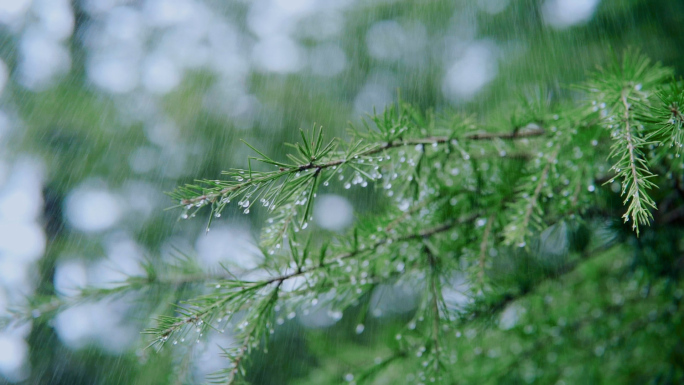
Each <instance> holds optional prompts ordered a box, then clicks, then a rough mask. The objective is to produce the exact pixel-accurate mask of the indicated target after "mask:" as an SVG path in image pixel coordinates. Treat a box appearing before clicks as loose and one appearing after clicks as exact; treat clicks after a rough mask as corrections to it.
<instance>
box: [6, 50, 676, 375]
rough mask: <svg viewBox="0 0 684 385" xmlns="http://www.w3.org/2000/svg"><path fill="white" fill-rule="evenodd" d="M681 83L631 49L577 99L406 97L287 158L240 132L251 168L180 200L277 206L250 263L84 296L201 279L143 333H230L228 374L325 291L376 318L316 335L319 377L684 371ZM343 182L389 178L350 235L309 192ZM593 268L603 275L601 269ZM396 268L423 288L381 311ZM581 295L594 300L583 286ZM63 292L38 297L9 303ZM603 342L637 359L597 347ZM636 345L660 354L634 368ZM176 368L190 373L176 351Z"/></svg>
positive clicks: (164, 341) (188, 271)
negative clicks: (488, 102) (498, 108)
mask: <svg viewBox="0 0 684 385" xmlns="http://www.w3.org/2000/svg"><path fill="white" fill-rule="evenodd" d="M682 87H683V86H682V82H681V81H679V80H676V79H675V78H674V77H673V72H672V70H670V69H668V68H665V67H662V66H661V65H659V64H655V63H652V62H651V61H650V60H649V59H648V58H646V57H644V56H643V55H640V54H638V53H635V52H627V53H625V54H624V55H623V56H622V57H621V58H619V59H615V60H614V62H613V63H610V64H609V65H607V66H605V68H602V69H599V70H598V71H596V72H595V73H594V74H592V75H590V76H589V79H588V80H587V81H586V82H584V83H583V84H581V85H579V86H577V87H572V90H573V94H572V95H573V97H572V98H571V99H568V100H557V99H554V98H551V97H550V94H549V93H547V92H544V91H538V92H536V93H533V94H532V95H528V96H526V97H524V98H520V99H519V101H516V104H517V107H516V108H515V109H514V110H513V111H512V112H510V114H509V115H508V116H467V115H463V114H460V113H455V112H439V113H436V112H433V111H429V110H428V111H420V110H418V109H416V108H414V107H412V106H410V105H408V104H406V103H404V102H401V101H399V102H398V103H396V104H395V105H393V106H392V107H390V108H387V109H386V110H385V111H384V112H382V113H379V114H376V115H373V116H370V117H369V118H368V119H367V120H366V121H365V123H364V124H363V125H361V126H358V127H351V128H350V130H349V135H348V138H346V139H344V140H342V139H335V138H329V137H328V136H327V135H326V130H325V127H322V128H321V127H314V128H313V129H311V130H302V131H301V141H299V142H297V143H295V144H292V145H289V146H290V147H291V149H292V151H291V153H290V154H289V155H288V156H287V159H283V160H278V159H273V158H271V157H269V156H268V155H267V154H265V153H263V152H261V151H260V150H259V148H258V145H252V144H247V145H248V146H249V147H250V148H251V149H252V150H254V152H255V153H256V156H255V157H252V158H250V159H249V160H248V161H247V162H246V163H247V165H248V167H247V168H244V169H230V170H228V171H226V172H225V173H224V175H223V177H222V179H218V180H202V181H198V182H197V183H196V184H192V185H185V186H183V187H179V188H178V189H176V190H175V191H173V192H172V193H170V196H171V197H172V198H173V199H174V200H175V202H177V203H178V209H179V210H180V211H181V212H180V214H179V216H180V218H181V219H188V218H195V219H188V220H200V219H201V218H205V219H208V224H207V228H206V230H207V231H210V229H211V224H212V221H219V220H221V221H222V220H226V216H227V215H224V216H223V217H222V214H224V210H226V208H227V207H229V206H231V205H237V206H238V208H239V211H240V212H243V213H244V214H249V213H250V211H253V210H254V211H259V210H262V212H267V213H268V215H269V219H268V220H267V223H266V224H265V226H264V227H263V229H262V230H261V241H260V244H259V246H260V255H259V258H260V260H261V261H262V263H261V264H260V266H259V267H258V268H256V269H250V270H239V269H237V268H235V267H234V266H229V265H225V266H224V269H223V270H220V271H216V272H212V273H211V274H208V273H206V272H203V271H202V269H200V268H199V267H197V266H196V265H195V264H194V262H193V260H192V258H191V257H189V256H179V258H178V263H177V264H176V265H174V266H162V265H159V264H158V263H156V262H149V263H148V264H146V265H145V271H146V275H145V276H143V277H131V278H129V279H128V280H127V281H126V282H123V283H122V284H121V285H118V286H116V287H115V288H106V289H102V288H99V289H86V290H84V291H83V292H82V294H81V296H80V297H78V298H76V299H75V300H74V301H75V302H80V301H89V300H95V299H102V298H104V297H106V296H110V295H123V294H125V293H126V292H129V291H135V292H142V293H145V292H146V291H149V292H153V291H154V292H156V291H157V290H159V291H163V290H169V289H178V288H179V287H189V286H192V285H194V287H199V288H200V290H199V293H198V291H197V290H180V291H177V292H176V293H175V294H174V296H173V297H166V298H164V297H162V302H161V303H158V304H156V308H157V309H158V316H157V317H156V318H155V319H154V321H153V322H152V326H150V327H149V328H148V329H147V330H146V331H145V333H147V334H148V335H149V342H150V346H151V347H154V348H156V349H158V350H161V351H166V350H169V349H178V350H179V351H183V350H184V349H186V348H187V347H188V345H190V344H192V343H195V341H199V340H201V339H203V338H205V337H206V335H207V334H210V333H224V332H225V333H234V335H235V343H234V344H233V345H231V346H222V349H223V353H224V355H225V357H226V361H225V369H223V370H222V371H220V372H217V373H216V374H215V376H214V377H213V379H214V380H216V381H217V382H219V383H229V384H230V383H239V382H240V381H242V380H243V379H245V378H249V376H250V371H249V368H250V357H251V356H253V355H255V354H263V352H264V351H265V350H268V346H269V338H270V337H271V335H276V336H277V335H278V328H279V327H281V325H283V324H285V323H287V322H288V321H289V320H290V319H292V318H294V317H297V315H299V314H308V313H309V312H314V311H320V310H321V309H324V310H325V311H327V313H328V316H329V317H331V318H333V319H336V320H340V319H344V321H342V323H341V324H343V325H346V327H347V328H349V329H351V330H352V332H353V333H355V334H357V335H359V336H363V335H364V331H366V334H368V328H369V325H371V324H374V325H375V332H374V335H375V337H373V338H376V339H375V340H374V341H375V343H374V344H369V345H368V346H367V347H366V348H360V347H354V346H342V347H339V349H338V348H336V349H334V350H333V351H331V350H330V349H331V348H330V346H329V345H320V346H319V348H318V349H319V353H320V357H319V360H320V361H319V366H320V367H321V368H324V369H325V370H322V371H321V372H320V373H319V377H318V378H317V377H315V374H314V375H312V376H313V377H311V378H310V379H309V380H308V381H311V382H310V383H328V382H340V381H348V382H356V383H445V384H446V383H448V384H451V383H485V382H491V383H506V381H508V382H510V383H517V382H516V381H517V380H516V379H519V380H525V381H528V380H529V381H533V380H535V379H537V380H540V381H542V382H543V383H554V382H556V381H561V380H562V381H566V383H586V381H590V380H597V379H600V380H601V381H604V382H608V383H611V382H612V381H613V380H614V381H615V382H614V383H619V382H620V383H621V382H625V381H631V380H634V379H638V380H639V381H643V382H646V381H654V383H674V382H676V381H678V380H681V379H682V378H683V377H682V376H683V375H684V372H683V371H682V362H683V360H682V354H683V352H682V351H681V346H682V338H684V334H682V332H683V330H682V327H681V317H682V310H681V308H680V301H681V298H682V295H683V294H684V292H683V291H682V289H683V288H682V283H681V281H680V280H679V277H680V272H681V268H682V262H681V257H679V256H680V255H681V253H682V250H681V248H682V245H681V242H680V241H679V239H678V238H677V237H678V234H680V233H681V232H679V231H678V230H677V229H678V228H679V227H678V226H679V225H678V223H680V221H681V215H682V210H681V206H678V205H681V204H682V201H683V198H682V196H683V195H684V187H682V185H681V172H682V161H681V158H680V152H681V148H682V146H683V144H682V125H683V124H684V115H683V113H682V110H681V109H682V108H684V88H682ZM334 184H338V185H340V186H343V188H344V189H359V188H367V189H372V190H373V194H375V195H378V196H381V197H382V198H378V202H379V203H378V209H377V210H375V211H374V213H373V215H369V216H365V217H363V218H359V219H358V220H357V221H356V223H355V225H354V227H353V229H352V230H351V231H349V233H347V234H344V235H340V234H333V233H330V232H326V231H323V230H321V229H317V228H316V224H315V222H313V221H312V218H313V217H312V207H313V203H314V201H315V200H316V197H317V194H319V193H320V192H322V191H325V190H326V188H329V187H331V186H333V185H334ZM620 203H621V204H620ZM219 217H221V218H220V219H219ZM227 220H231V218H228V219H227ZM622 222H624V223H626V225H625V224H623V223H622ZM625 272H629V274H630V275H629V278H627V279H625V278H624V277H625V274H626V273H625ZM599 276H603V277H611V278H610V279H608V280H607V281H601V282H607V284H608V287H593V286H591V285H590V284H589V283H592V282H598V280H597V277H599ZM403 287H411V288H412V289H413V290H412V292H411V294H407V295H408V296H409V297H410V298H405V299H401V300H402V301H407V302H412V301H413V302H412V303H414V306H412V307H411V309H412V310H411V311H410V313H408V314H409V315H408V316H407V315H406V314H404V315H401V316H399V317H398V321H397V317H394V318H393V319H394V321H391V322H390V323H389V324H388V325H386V326H382V324H378V321H374V319H375V318H377V317H379V316H382V309H381V308H380V307H378V306H377V303H376V304H373V303H372V302H374V301H372V300H371V299H372V298H373V297H374V296H375V297H377V296H378V293H382V292H386V293H389V292H391V291H392V290H394V292H396V290H398V289H401V288H403ZM388 295H389V294H388ZM390 296H391V295H390ZM583 297H592V298H593V299H594V300H593V301H592V302H582V303H574V302H573V299H574V298H583ZM168 302H172V303H173V305H172V306H167V303H168ZM70 304H72V302H69V301H65V300H64V299H57V298H47V299H44V298H43V299H36V300H35V307H34V308H31V309H25V310H23V311H22V312H20V313H18V314H17V315H18V316H21V315H24V316H26V317H27V318H29V317H30V316H31V314H32V313H33V312H35V311H40V313H41V314H51V313H54V312H56V311H58V310H60V309H63V308H64V307H65V306H69V305H70ZM527 309H530V310H529V311H528V310H527ZM532 309H537V310H532ZM539 309H544V310H543V311H539ZM347 319H350V321H348V322H347V323H345V322H346V320H347ZM396 322H399V324H398V325H395V324H396ZM384 330H387V332H385V331H384ZM478 334H479V335H478ZM475 338H481V340H480V342H479V343H473V344H462V343H460V341H462V339H467V340H469V341H471V340H474V339H475ZM366 343H368V341H366ZM312 344H313V345H315V342H312ZM473 346H476V347H475V348H474V349H473ZM658 347H659V348H658ZM644 351H649V352H651V351H657V352H658V354H660V356H658V357H643V356H642V355H643V354H644ZM148 352H149V349H148ZM352 352H353V353H352ZM147 354H149V353H147ZM153 354H155V353H153ZM266 355H267V354H266ZM604 355H605V356H607V355H612V357H613V361H610V362H623V363H625V366H624V367H623V366H608V367H602V366H601V363H600V362H599V363H596V364H589V362H592V361H593V360H595V359H596V360H600V358H601V357H603V356H604ZM345 356H349V357H347V358H341V357H345ZM262 359H264V358H263V357H262ZM340 359H343V360H347V362H351V363H352V364H351V365H353V366H352V367H349V366H344V365H343V366H340V365H339V363H338V361H339V360H340ZM635 360H650V361H647V362H642V364H641V365H640V366H639V365H638V366H636V367H634V368H633V369H629V368H627V366H630V365H631V364H630V363H631V362H634V361H635ZM594 365H595V366H594ZM580 368H584V369H585V370H580ZM174 373H175V374H174V376H177V377H178V378H181V379H182V378H183V376H184V375H185V374H184V371H183V365H180V364H179V365H178V368H177V370H176V371H175V372H174ZM330 376H332V378H331V377H330ZM607 377H610V378H611V379H612V380H611V379H609V378H607ZM374 381H375V382H374ZM668 381H669V382H668ZM558 383H561V382H558Z"/></svg>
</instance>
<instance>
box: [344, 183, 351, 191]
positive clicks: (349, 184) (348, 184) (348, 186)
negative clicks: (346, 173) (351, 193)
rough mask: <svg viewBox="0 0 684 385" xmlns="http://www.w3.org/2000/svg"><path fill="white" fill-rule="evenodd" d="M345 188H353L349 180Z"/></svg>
mask: <svg viewBox="0 0 684 385" xmlns="http://www.w3.org/2000/svg"><path fill="white" fill-rule="evenodd" d="M344 188H345V189H347V190H349V189H350V188H351V183H349V182H347V183H345V184H344Z"/></svg>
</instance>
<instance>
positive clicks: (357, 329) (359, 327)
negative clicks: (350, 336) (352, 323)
mask: <svg viewBox="0 0 684 385" xmlns="http://www.w3.org/2000/svg"><path fill="white" fill-rule="evenodd" d="M365 328H366V327H365V326H364V325H363V324H358V325H356V334H361V333H363V330H364V329H365Z"/></svg>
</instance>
